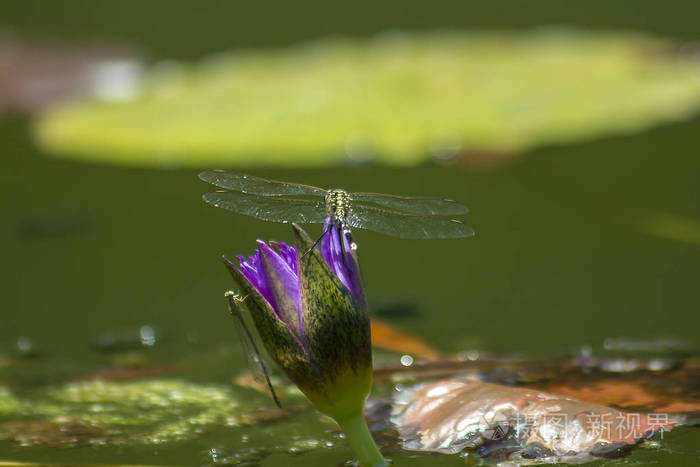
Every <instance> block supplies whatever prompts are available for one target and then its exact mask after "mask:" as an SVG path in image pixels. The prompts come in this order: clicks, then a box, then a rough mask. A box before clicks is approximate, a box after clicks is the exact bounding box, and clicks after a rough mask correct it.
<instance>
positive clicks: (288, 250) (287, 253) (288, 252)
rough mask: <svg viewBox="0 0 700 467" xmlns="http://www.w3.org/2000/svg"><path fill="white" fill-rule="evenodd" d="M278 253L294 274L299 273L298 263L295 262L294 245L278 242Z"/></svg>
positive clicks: (295, 251) (295, 252)
mask: <svg viewBox="0 0 700 467" xmlns="http://www.w3.org/2000/svg"><path fill="white" fill-rule="evenodd" d="M280 255H281V256H282V258H284V260H285V261H286V262H287V264H288V265H289V267H290V268H292V271H294V274H296V275H297V276H298V275H299V271H298V267H299V265H298V263H297V250H295V249H294V247H292V246H289V245H287V244H286V243H284V242H282V243H280Z"/></svg>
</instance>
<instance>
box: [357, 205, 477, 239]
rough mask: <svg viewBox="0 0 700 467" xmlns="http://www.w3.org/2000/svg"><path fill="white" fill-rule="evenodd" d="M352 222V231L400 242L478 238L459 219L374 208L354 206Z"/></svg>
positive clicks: (469, 227) (472, 230)
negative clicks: (409, 239)
mask: <svg viewBox="0 0 700 467" xmlns="http://www.w3.org/2000/svg"><path fill="white" fill-rule="evenodd" d="M348 222H349V223H350V226H351V227H358V228H360V229H368V230H373V231H375V232H379V233H383V234H386V235H391V236H393V237H399V238H413V239H421V240H427V239H433V238H463V237H471V236H472V235H474V229H472V228H471V226H469V225H467V224H465V223H463V222H462V221H460V220H457V219H448V218H445V217H433V216H421V215H417V214H403V213H399V212H393V211H388V210H386V209H381V208H375V207H370V206H357V207H355V206H353V207H352V209H351V211H350V215H349V216H348Z"/></svg>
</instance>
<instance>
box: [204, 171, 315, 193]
mask: <svg viewBox="0 0 700 467" xmlns="http://www.w3.org/2000/svg"><path fill="white" fill-rule="evenodd" d="M199 178H200V179H201V180H204V181H205V182H207V183H211V184H212V185H216V186H218V187H219V188H225V189H227V190H233V191H240V192H241V193H248V194H250V195H264V196H325V195H326V190H323V189H321V188H316V187H315V186H311V185H302V184H300V183H288V182H278V181H276V180H266V179H264V178H260V177H253V176H252V175H244V174H239V173H235V172H226V171H224V170H220V169H215V170H206V171H204V172H202V173H200V174H199Z"/></svg>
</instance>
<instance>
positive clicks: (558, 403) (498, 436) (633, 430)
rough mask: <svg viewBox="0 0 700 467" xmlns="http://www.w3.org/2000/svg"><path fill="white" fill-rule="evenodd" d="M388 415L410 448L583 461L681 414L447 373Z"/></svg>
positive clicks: (625, 445) (625, 446) (617, 449)
mask: <svg viewBox="0 0 700 467" xmlns="http://www.w3.org/2000/svg"><path fill="white" fill-rule="evenodd" d="M392 422H393V423H394V424H395V426H396V429H397V430H398V432H399V434H400V437H401V441H402V444H403V446H404V447H405V448H406V449H410V450H419V451H434V452H442V453H456V452H459V451H462V450H463V449H473V450H476V452H477V453H478V454H479V455H481V456H483V457H486V458H488V459H489V460H492V461H505V460H507V461H515V462H523V461H525V462H527V461H529V460H532V459H545V458H546V461H547V462H583V461H590V460H594V459H595V458H596V457H619V456H621V455H624V454H626V453H627V452H628V451H629V450H630V449H631V447H632V446H633V445H634V444H636V443H637V441H638V440H640V439H644V438H647V437H650V436H651V435H653V434H654V433H657V432H659V431H662V430H670V429H672V428H673V427H674V426H676V425H678V424H679V423H681V420H680V419H679V418H676V417H673V416H670V415H668V414H659V413H653V414H645V413H632V412H621V411H619V410H616V409H613V408H610V407H606V406H603V405H598V404H593V403H590V402H584V401H580V400H576V399H572V398H569V397H566V396H560V395H556V394H552V393H546V392H541V391H538V390H535V389H527V388H513V387H508V386H501V385H496V384H489V383H482V382H478V381H471V382H468V381H464V380H459V379H451V380H443V381H438V382H435V383H431V384H427V385H419V386H417V387H414V388H410V389H406V390H404V391H403V392H401V393H399V395H398V396H397V397H396V405H395V407H394V410H393V414H392ZM540 461H542V460H540Z"/></svg>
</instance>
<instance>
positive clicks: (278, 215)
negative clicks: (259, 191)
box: [202, 191, 326, 224]
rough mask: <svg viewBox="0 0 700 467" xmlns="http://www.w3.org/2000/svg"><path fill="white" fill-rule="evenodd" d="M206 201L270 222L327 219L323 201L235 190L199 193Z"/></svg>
mask: <svg viewBox="0 0 700 467" xmlns="http://www.w3.org/2000/svg"><path fill="white" fill-rule="evenodd" d="M202 199H204V201H205V202H206V203H208V204H211V205H212V206H214V207H217V208H223V209H227V210H229V211H233V212H237V213H238V214H245V215H246V216H251V217H256V218H258V219H261V220H264V221H269V222H283V223H287V222H296V223H297V224H321V223H323V221H324V220H325V219H326V207H325V204H324V203H323V202H322V201H313V200H308V199H291V198H268V197H266V196H258V195H249V194H245V193H238V192H235V191H212V192H211V193H206V194H204V195H203V196H202Z"/></svg>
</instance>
